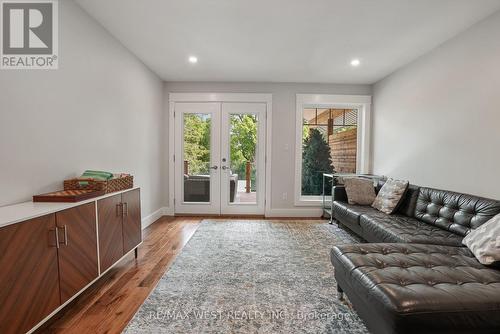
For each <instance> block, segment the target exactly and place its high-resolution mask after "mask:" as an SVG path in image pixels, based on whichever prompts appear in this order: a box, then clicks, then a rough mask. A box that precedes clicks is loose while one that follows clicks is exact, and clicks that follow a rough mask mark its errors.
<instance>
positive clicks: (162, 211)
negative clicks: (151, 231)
mask: <svg viewBox="0 0 500 334" xmlns="http://www.w3.org/2000/svg"><path fill="white" fill-rule="evenodd" d="M173 215H174V210H171V209H170V208H169V207H166V206H164V207H162V208H159V209H158V210H156V211H155V212H153V213H152V214H150V215H148V216H146V217H144V218H142V221H141V226H142V229H143V230H144V229H145V228H146V227H148V226H149V225H151V224H153V223H154V222H155V221H157V220H158V219H160V218H161V217H162V216H173Z"/></svg>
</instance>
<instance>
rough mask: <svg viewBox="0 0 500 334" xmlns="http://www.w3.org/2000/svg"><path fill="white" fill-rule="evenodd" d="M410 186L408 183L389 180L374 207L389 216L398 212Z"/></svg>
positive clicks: (379, 193)
mask: <svg viewBox="0 0 500 334" xmlns="http://www.w3.org/2000/svg"><path fill="white" fill-rule="evenodd" d="M408 184H409V182H408V181H400V180H394V179H389V180H387V181H386V182H385V184H384V185H383V186H382V189H380V191H379V192H378V195H377V198H375V201H374V202H373V204H372V207H374V208H375V209H377V210H379V211H382V212H384V213H387V214H388V215H390V214H392V213H393V212H394V211H396V209H397V207H398V205H399V203H400V202H401V199H402V198H403V195H404V193H405V192H406V189H408Z"/></svg>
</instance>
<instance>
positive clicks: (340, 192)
mask: <svg viewBox="0 0 500 334" xmlns="http://www.w3.org/2000/svg"><path fill="white" fill-rule="evenodd" d="M332 201H339V202H347V192H346V191H345V187H344V186H343V185H337V186H334V187H333V189H332Z"/></svg>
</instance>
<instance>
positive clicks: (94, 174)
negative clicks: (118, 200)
mask: <svg viewBox="0 0 500 334" xmlns="http://www.w3.org/2000/svg"><path fill="white" fill-rule="evenodd" d="M82 178H89V179H94V180H97V181H107V180H111V179H112V178H113V173H109V172H103V171H98V170H86V171H85V172H84V173H83V174H82Z"/></svg>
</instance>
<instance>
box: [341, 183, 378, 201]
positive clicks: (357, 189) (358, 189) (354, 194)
mask: <svg viewBox="0 0 500 334" xmlns="http://www.w3.org/2000/svg"><path fill="white" fill-rule="evenodd" d="M344 185H345V191H346V193H347V201H348V202H349V204H359V205H371V204H372V203H373V201H374V200H375V196H376V195H375V188H374V187H373V181H372V180H368V179H362V178H347V179H344Z"/></svg>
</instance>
